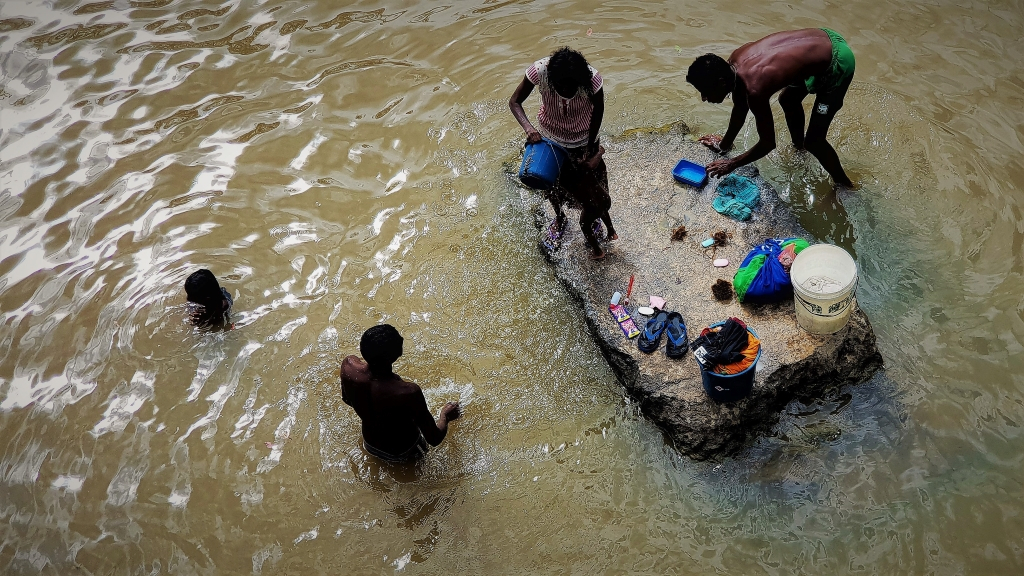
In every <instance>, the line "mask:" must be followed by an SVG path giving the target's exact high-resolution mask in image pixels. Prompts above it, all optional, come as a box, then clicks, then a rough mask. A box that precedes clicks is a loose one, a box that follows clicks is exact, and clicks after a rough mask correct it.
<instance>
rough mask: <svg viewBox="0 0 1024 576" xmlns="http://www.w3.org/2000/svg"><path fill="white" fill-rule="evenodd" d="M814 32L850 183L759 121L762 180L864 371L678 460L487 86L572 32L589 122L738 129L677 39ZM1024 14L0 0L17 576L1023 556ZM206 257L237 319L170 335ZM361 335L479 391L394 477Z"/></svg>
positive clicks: (795, 569)
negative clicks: (547, 244) (625, 385)
mask: <svg viewBox="0 0 1024 576" xmlns="http://www.w3.org/2000/svg"><path fill="white" fill-rule="evenodd" d="M813 26H829V27H832V28H835V29H837V30H838V31H840V32H841V33H842V34H843V35H845V36H846V38H847V40H848V41H849V43H850V45H851V46H852V48H853V50H854V52H855V54H856V57H857V72H856V77H855V79H854V83H853V87H852V89H851V92H850V94H849V96H848V98H847V101H846V106H845V107H844V109H843V110H842V111H841V112H840V113H839V115H838V117H837V119H836V122H835V124H834V125H833V129H832V132H831V135H832V138H833V139H834V141H835V143H836V147H837V149H838V151H839V154H840V156H841V158H842V159H843V161H844V163H845V165H846V167H847V170H848V171H849V172H850V173H851V176H852V177H853V178H854V179H855V180H857V181H859V182H860V183H861V189H860V190H859V191H856V192H849V193H847V192H844V193H842V194H841V195H840V196H839V200H835V199H834V198H832V197H830V195H829V194H828V192H829V191H830V190H831V186H830V181H829V180H828V179H827V178H826V176H825V174H824V173H823V171H822V170H821V169H820V168H819V167H818V165H817V163H816V162H814V161H813V159H810V158H808V157H807V156H806V155H803V154H797V153H795V152H794V151H793V150H792V149H791V147H789V146H788V137H787V136H786V134H785V128H784V124H782V122H781V112H780V111H779V110H778V108H777V105H775V106H776V108H775V111H776V114H777V129H778V131H779V143H780V147H779V149H777V150H776V151H775V152H773V153H772V154H771V155H770V156H768V157H767V158H765V159H764V160H762V161H760V162H759V166H760V169H761V171H762V173H763V174H764V175H765V176H766V177H767V178H768V179H769V180H770V181H772V182H773V183H774V184H775V185H776V187H777V188H778V189H779V191H780V193H781V194H782V195H783V197H784V198H785V199H786V200H787V201H788V202H789V203H790V205H791V206H792V208H793V209H794V210H795V211H796V212H797V214H798V215H799V218H800V220H801V223H802V224H803V225H804V226H805V227H806V228H807V229H808V230H809V231H810V232H811V233H812V234H813V235H814V237H815V238H816V239H817V240H819V241H832V242H835V243H839V244H841V245H843V246H846V247H847V248H849V249H850V250H851V251H852V252H854V253H855V254H856V257H857V260H858V263H859V265H860V268H861V277H862V278H861V284H860V287H859V291H858V298H859V303H860V306H861V307H862V308H863V309H864V310H865V311H866V312H867V314H868V316H869V317H870V318H871V321H872V322H873V324H874V327H875V330H876V332H877V335H878V342H879V348H880V349H881V351H882V354H883V356H884V357H885V361H886V370H885V371H884V373H881V374H879V375H878V376H877V377H876V378H874V379H873V380H871V381H869V382H867V383H865V384H863V385H861V386H858V387H854V388H850V389H846V390H843V391H841V393H840V394H838V395H836V396H835V397H833V398H829V399H826V400H823V401H820V402H814V403H810V404H801V403H798V402H796V403H793V404H792V405H791V406H789V407H788V408H787V410H786V413H785V414H784V415H783V417H782V419H781V421H780V423H779V425H778V427H777V429H776V431H775V433H774V435H773V436H772V437H770V438H765V439H763V440H761V441H759V442H757V443H756V444H755V445H753V446H751V447H750V448H749V449H748V450H746V451H745V452H743V453H741V454H739V455H738V456H736V457H734V458H730V459H727V460H724V461H721V462H695V461H692V460H689V459H687V458H684V457H681V456H679V455H678V454H677V453H676V452H675V451H674V450H673V449H672V448H671V446H669V445H667V444H666V442H665V440H664V437H663V435H662V434H661V432H660V431H659V430H658V429H657V428H655V427H654V426H653V425H652V424H650V423H649V422H647V421H645V419H644V418H643V417H642V415H640V414H639V413H638V410H637V409H636V406H635V405H634V404H633V403H632V402H631V401H630V399H629V398H627V397H626V396H625V395H624V393H623V390H622V388H621V387H620V385H619V384H618V383H617V381H616V380H615V378H614V376H613V375H612V373H611V372H610V370H609V369H608V367H607V365H606V364H605V363H604V361H603V360H602V358H601V357H600V354H599V352H598V350H597V348H596V346H595V345H594V344H593V343H592V342H591V341H590V339H589V336H588V334H587V332H586V326H585V323H584V321H583V319H582V318H581V317H580V316H579V314H578V313H577V312H576V310H575V308H574V306H573V305H572V303H571V302H570V301H569V300H568V298H567V297H566V295H565V293H564V292H563V290H562V288H561V287H560V286H559V285H558V284H557V282H556V280H555V279H554V277H553V274H552V272H551V270H550V268H549V267H548V265H547V264H546V263H545V261H544V259H543V258H542V257H541V256H540V254H539V253H538V252H537V249H536V232H535V230H534V228H533V224H532V221H531V217H530V215H529V214H528V212H527V210H526V208H525V207H524V202H523V198H522V197H521V196H520V193H519V192H518V191H516V190H515V189H513V188H512V187H511V186H510V185H509V184H508V180H507V177H506V171H507V166H509V165H514V164H515V163H516V162H518V151H519V147H520V145H521V141H522V133H521V131H520V130H519V127H518V125H517V124H516V122H515V120H514V119H513V118H512V116H511V114H510V113H509V111H508V107H507V100H508V97H509V95H510V94H511V92H512V90H513V89H514V88H515V86H516V84H517V83H518V82H519V80H520V78H521V77H522V75H523V71H524V70H525V68H526V67H527V66H528V65H529V64H530V63H531V62H532V61H533V60H534V59H536V58H539V57H541V56H544V55H546V54H547V53H550V52H551V51H552V50H553V49H554V48H556V47H558V46H559V45H563V44H568V45H571V46H573V47H576V48H578V49H579V50H581V51H582V52H583V53H584V54H585V55H586V56H587V57H588V59H589V60H590V62H591V63H592V64H593V65H594V66H595V67H596V68H597V69H599V70H600V71H601V73H602V74H603V76H604V78H605V90H606V93H607V106H608V108H607V113H606V117H605V123H604V128H603V133H604V134H606V135H609V136H611V135H614V134H617V133H621V132H622V131H624V130H627V129H632V128H642V127H656V126H662V125H665V124H668V123H670V122H675V121H679V120H681V121H683V122H685V123H686V124H687V125H689V126H690V127H692V128H693V130H694V131H695V132H697V133H704V132H710V131H720V130H722V129H724V127H725V125H726V121H727V117H728V112H729V108H728V106H727V105H723V106H714V105H711V104H706V103H702V102H701V101H700V98H699V96H698V94H697V93H696V92H695V91H694V90H693V89H692V88H691V87H690V86H689V85H687V84H686V83H685V81H684V79H683V77H684V75H685V72H684V71H685V68H686V66H687V65H688V64H689V62H690V61H692V59H693V58H694V57H695V56H696V55H699V54H701V53H704V52H707V51H715V52H717V53H720V54H723V55H724V54H728V52H729V51H731V50H732V49H733V48H735V47H737V46H738V45H740V44H742V43H744V42H747V41H750V40H754V39H757V38H759V37H761V36H763V35H765V34H768V33H770V32H772V31H775V30H780V29H789V28H800V27H813ZM1022 27H1024V8H1022V5H1021V3H1020V2H1007V1H996V2H979V1H974V2H971V1H964V2H945V1H920V2H915V1H910V0H895V1H892V2H884V3H883V2H867V1H863V0H851V1H848V2H841V3H839V2H821V1H814V2H793V3H787V2H764V1H751V0H736V1H734V2H728V3H719V2H692V1H687V2H668V1H662V2H653V1H652V2H643V1H638V0H623V1H613V2H600V3H599V2H583V1H564V2H544V1H539V0H538V1H534V2H530V1H515V0H511V1H505V2H501V1H493V0H485V1H481V0H476V1H460V0H456V1H452V2H447V3H432V2H420V3H417V2H385V3H373V2H350V3H341V2H290V1H276V0H268V1H255V2H225V3H217V2H188V1H181V2H171V1H170V0H148V1H147V0H111V1H105V2H94V3H83V2H77V3H76V2H70V1H60V0H55V1H31V2H27V1H18V0H6V1H5V2H3V3H2V4H0V310H2V315H0V355H2V358H3V360H2V365H0V525H2V526H0V534H2V543H0V572H2V573H4V574H36V573H43V574H79V573H81V574H95V575H101V574H102V575H107V574H125V575H128V574H131V575H135V574H139V575H141V574H164V573H167V574H364V573H366V574H378V573H380V574H391V573H395V572H401V573H409V574H448V573H454V572H461V573H467V574H526V573H530V574H532V573H539V574H567V573H572V574H625V573H650V574H710V573H716V574H779V575H788V574H862V573H868V574H1019V573H1021V572H1022V571H1024V435H1022V428H1021V426H1022V425H1024V377H1022V376H1021V373H1022V372H1024V354H1022V342H1024V283H1022V275H1024V250H1022V243H1024V214H1022V209H1024V195H1022V193H1021V191H1020V188H1021V186H1022V185H1024V164H1022V161H1021V158H1022V157H1024V143H1022V126H1024V96H1022V91H1024V80H1022V77H1021V63H1022V61H1024V41H1022V35H1021V30H1022ZM537 102H538V98H537V97H536V95H535V96H533V97H532V98H531V99H530V100H528V111H529V112H530V113H531V114H535V113H536V107H537ZM808 104H809V102H808ZM755 139H756V134H755V133H754V128H753V122H750V121H748V125H747V127H746V129H745V131H744V133H743V134H742V135H741V138H740V140H741V141H743V143H744V145H745V146H749V145H751V144H753V142H754V141H755ZM612 214H613V216H615V211H614V207H613V209H612ZM621 241H625V242H628V241H629V239H628V238H623V240H621ZM197 267H208V268H211V269H212V270H213V271H214V272H215V273H216V274H217V275H218V277H220V278H221V280H222V283H223V285H224V286H225V287H226V288H227V289H228V290H229V291H230V292H231V293H232V294H233V295H234V297H235V308H234V311H235V312H234V316H233V318H234V330H230V331H222V332H212V333H211V332H203V331H197V330H195V329H193V328H191V327H190V326H189V325H188V324H187V323H186V321H185V307H184V294H183V291H182V288H181V287H182V282H183V281H184V279H185V277H186V276H187V275H188V273H189V272H190V271H192V270H193V269H195V268H197ZM380 321H387V322H390V323H392V324H394V325H396V326H397V327H398V328H399V329H400V330H401V331H402V332H403V334H404V335H405V337H406V348H405V350H406V355H405V356H404V357H403V358H402V359H401V361H400V362H399V364H398V366H397V369H398V371H399V372H400V373H401V374H403V375H405V376H406V377H408V378H410V379H413V380H415V381H417V382H419V383H421V384H422V385H423V387H424V389H425V393H426V395H427V399H428V402H429V403H430V404H431V406H432V408H433V409H434V410H437V409H438V408H439V407H440V405H441V403H442V402H443V401H444V400H446V399H456V398H457V399H459V400H460V401H461V402H462V403H463V405H464V412H465V416H464V418H463V419H461V420H459V421H458V422H456V423H455V424H454V425H453V426H452V430H451V433H450V435H449V438H448V439H447V440H446V441H445V443H444V444H442V446H441V447H440V448H439V449H436V450H434V451H432V452H431V454H430V455H429V457H428V458H427V459H426V460H425V461H424V462H422V463H421V464H420V465H419V466H416V467H414V468H411V469H404V468H396V467H393V466H388V465H382V464H381V463H380V462H378V461H376V460H374V459H373V458H371V457H369V456H368V455H367V454H366V453H365V452H364V451H363V449H362V447H361V446H360V442H359V429H358V420H357V418H356V416H355V414H354V413H353V412H352V411H351V410H350V409H349V408H348V407H347V406H345V405H344V404H342V402H341V399H340V393H339V387H338V382H337V376H336V373H337V368H338V365H339V362H340V360H341V358H343V357H344V356H345V355H346V354H348V353H352V352H353V351H354V350H355V347H356V343H357V341H358V337H359V334H360V333H361V332H362V330H363V329H364V328H366V327H368V326H370V325H372V324H374V323H377V322H380Z"/></svg>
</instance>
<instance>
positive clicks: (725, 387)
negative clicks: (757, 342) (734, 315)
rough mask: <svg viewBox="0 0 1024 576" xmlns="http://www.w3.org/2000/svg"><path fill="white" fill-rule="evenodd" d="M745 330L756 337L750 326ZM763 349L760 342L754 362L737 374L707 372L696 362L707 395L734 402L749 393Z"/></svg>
mask: <svg viewBox="0 0 1024 576" xmlns="http://www.w3.org/2000/svg"><path fill="white" fill-rule="evenodd" d="M722 324H725V322H718V323H717V324H712V325H711V326H709V328H716V327H718V326H721V325H722ZM747 332H750V333H751V334H753V335H754V337H755V338H758V335H757V332H754V329H753V328H751V327H750V326H747ZM763 349H764V344H763V343H762V345H761V346H760V347H758V349H757V358H755V359H754V363H753V364H751V365H750V367H749V368H747V369H746V370H744V371H743V372H739V373H737V374H718V373H717V372H709V371H706V370H704V367H703V366H701V365H700V362H697V366H698V367H699V368H700V380H701V383H702V384H703V385H704V391H705V392H707V394H708V397H710V398H711V399H712V400H714V401H715V402H735V401H737V400H742V399H743V398H746V397H747V396H748V395H750V390H751V389H752V388H753V387H754V373H755V371H756V369H757V363H758V362H759V361H760V360H761V351H762V350H763Z"/></svg>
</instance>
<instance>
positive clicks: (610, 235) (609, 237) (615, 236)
mask: <svg viewBox="0 0 1024 576" xmlns="http://www.w3.org/2000/svg"><path fill="white" fill-rule="evenodd" d="M608 239H609V240H618V239H619V235H618V234H616V233H615V232H612V233H611V234H609V235H608Z"/></svg>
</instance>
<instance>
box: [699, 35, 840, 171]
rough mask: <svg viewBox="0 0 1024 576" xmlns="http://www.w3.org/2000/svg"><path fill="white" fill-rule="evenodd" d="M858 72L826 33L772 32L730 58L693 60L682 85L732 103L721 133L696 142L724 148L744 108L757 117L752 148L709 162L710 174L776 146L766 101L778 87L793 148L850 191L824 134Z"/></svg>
mask: <svg viewBox="0 0 1024 576" xmlns="http://www.w3.org/2000/svg"><path fill="white" fill-rule="evenodd" d="M855 67H856V63H855V61H854V57H853V51H851V50H850V47H849V46H848V45H847V44H846V40H844V39H843V37H842V36H840V35H839V34H838V33H837V32H835V31H833V30H829V29H827V28H820V29H819V28H807V29H805V30H793V31H789V32H776V33H775V34H771V35H769V36H765V37H764V38H762V39H760V40H758V41H756V42H751V43H749V44H744V45H743V46H740V47H739V48H738V49H736V51H735V52H733V53H732V55H731V56H729V60H724V59H723V58H721V57H720V56H717V55H715V54H705V55H704V56H701V57H699V58H697V59H696V60H695V61H694V62H693V64H691V65H690V69H689V70H688V71H687V74H686V81H687V82H689V83H690V84H693V87H694V88H696V89H697V90H698V91H699V92H700V96H701V100H704V101H705V102H713V103H715V104H721V103H722V102H723V101H724V100H725V97H726V96H728V95H729V93H732V101H733V106H732V117H731V118H730V119H729V129H728V130H726V132H725V136H718V135H717V134H708V135H706V136H703V137H701V139H700V141H701V142H702V143H704V144H705V145H707V146H708V147H710V148H712V149H717V150H720V151H725V150H729V149H730V148H732V145H733V142H734V141H735V140H736V136H737V135H738V134H739V132H740V128H742V127H743V123H744V122H746V119H747V112H748V111H749V112H753V113H754V121H755V122H757V136H758V141H757V144H755V145H754V146H753V147H752V148H751V149H750V150H747V151H746V152H744V153H742V154H740V155H739V156H736V157H735V158H723V159H721V160H716V161H714V162H712V163H711V164H709V165H708V174H711V175H712V176H721V175H724V174H728V173H729V172H732V171H733V170H735V169H737V168H739V167H740V166H744V165H746V164H750V163H751V162H753V161H755V160H759V159H761V158H763V157H764V156H765V155H767V154H768V153H769V152H771V151H772V150H774V149H775V121H774V120H773V118H772V111H771V107H770V106H769V104H768V99H769V98H771V97H772V95H773V94H775V93H776V92H779V91H780V90H781V91H782V92H781V93H780V94H779V104H780V105H781V106H782V111H783V112H785V114H786V125H787V126H788V127H789V134H790V136H791V137H792V138H793V146H795V147H796V148H797V150H803V149H804V148H806V149H807V151H809V152H810V153H811V154H813V155H814V157H815V158H817V159H818V162H821V166H822V167H823V168H825V170H826V171H827V172H828V173H829V174H830V175H831V176H832V179H833V180H834V181H835V182H836V184H840V185H842V186H853V183H852V182H851V181H850V178H849V177H848V176H847V175H846V172H844V171H843V166H842V164H840V163H839V155H838V154H836V151H835V149H834V148H832V145H831V144H829V143H828V141H827V140H825V136H826V135H827V134H828V127H829V125H830V124H831V123H832V119H833V118H835V116H836V112H838V111H839V109H840V108H842V107H843V99H844V98H845V96H846V91H847V90H848V89H849V88H850V82H851V81H852V80H853V72H854V68H855ZM807 94H817V97H816V98H815V100H814V106H813V107H812V108H811V121H810V123H809V124H808V125H807V133H806V135H805V134H804V108H803V105H802V104H801V102H803V99H804V98H806V97H807Z"/></svg>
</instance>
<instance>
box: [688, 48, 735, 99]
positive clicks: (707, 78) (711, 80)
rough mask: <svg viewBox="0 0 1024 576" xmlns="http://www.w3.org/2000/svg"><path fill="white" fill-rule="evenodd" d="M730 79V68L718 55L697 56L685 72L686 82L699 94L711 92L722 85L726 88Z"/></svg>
mask: <svg viewBox="0 0 1024 576" xmlns="http://www.w3.org/2000/svg"><path fill="white" fill-rule="evenodd" d="M732 79H733V71H732V66H729V63H728V62H726V61H725V58H722V57H721V56H719V55H718V54H705V55H703V56H699V57H698V58H697V59H696V60H694V61H693V64H690V68H689V69H688V70H687V71H686V81H687V82H689V83H690V84H693V87H694V88H696V89H697V91H699V92H701V93H705V92H709V91H713V90H715V89H716V88H718V86H720V85H722V84H724V85H727V86H728V85H729V80H732Z"/></svg>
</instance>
